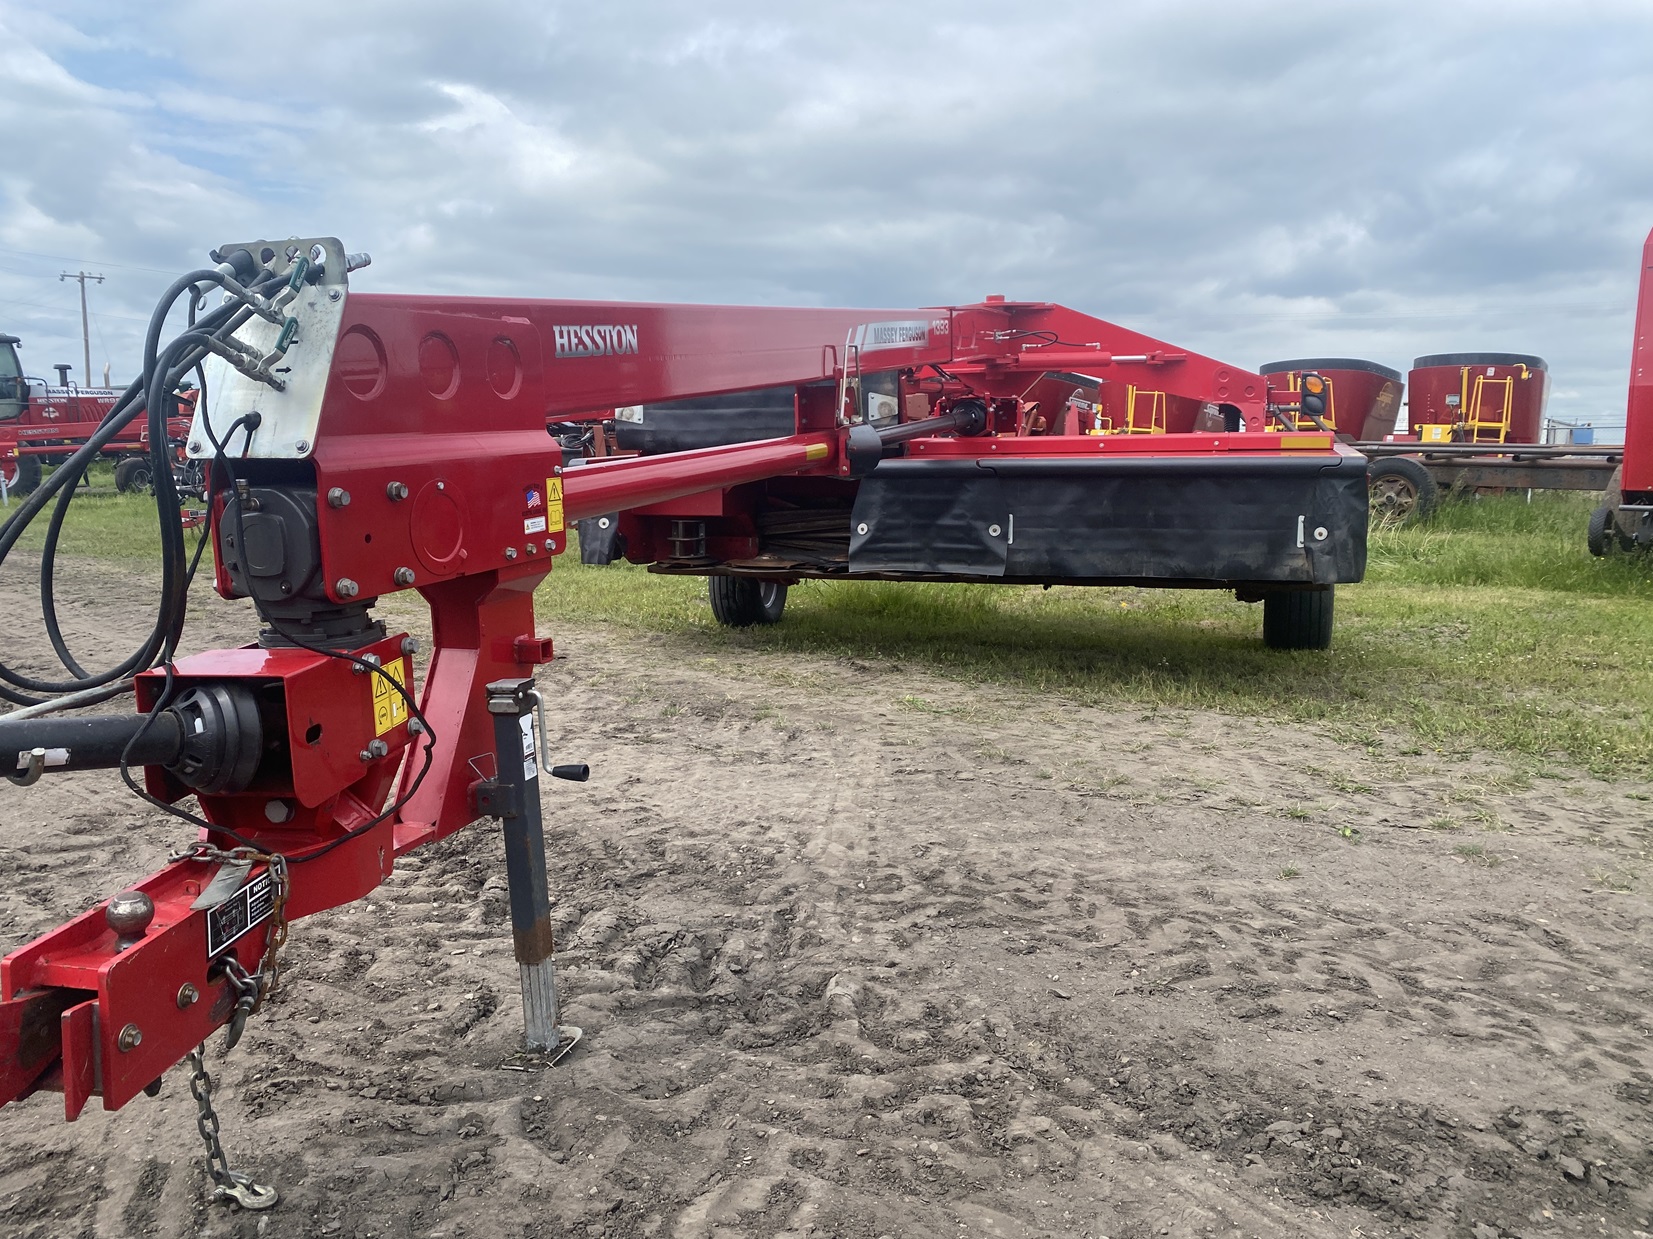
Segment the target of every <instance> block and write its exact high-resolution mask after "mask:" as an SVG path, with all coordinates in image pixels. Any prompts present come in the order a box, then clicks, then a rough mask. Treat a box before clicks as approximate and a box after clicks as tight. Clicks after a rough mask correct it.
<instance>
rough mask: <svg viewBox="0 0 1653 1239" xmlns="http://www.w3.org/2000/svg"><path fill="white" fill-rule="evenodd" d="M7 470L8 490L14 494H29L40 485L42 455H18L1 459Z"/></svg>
mask: <svg viewBox="0 0 1653 1239" xmlns="http://www.w3.org/2000/svg"><path fill="white" fill-rule="evenodd" d="M0 470H3V471H4V472H5V476H6V490H7V491H8V492H9V493H11V494H13V495H27V494H28V493H30V492H31V491H33V490H36V489H38V488H39V486H40V457H38V456H18V457H15V458H14V459H12V460H8V461H0Z"/></svg>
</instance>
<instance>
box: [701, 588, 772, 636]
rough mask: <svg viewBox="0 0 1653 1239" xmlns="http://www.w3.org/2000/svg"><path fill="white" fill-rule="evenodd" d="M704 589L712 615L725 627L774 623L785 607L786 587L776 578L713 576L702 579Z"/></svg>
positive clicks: (746, 626)
mask: <svg viewBox="0 0 1653 1239" xmlns="http://www.w3.org/2000/svg"><path fill="white" fill-rule="evenodd" d="M706 592H707V594H708V595H710V597H711V600H712V614H713V615H715V616H716V617H717V622H718V623H720V624H722V625H724V626H725V627H727V628H750V627H752V625H754V624H778V623H780V620H781V612H782V611H784V610H786V586H785V585H782V584H781V583H780V582H779V581H759V580H755V579H753V578H752V577H744V576H713V577H707V578H706Z"/></svg>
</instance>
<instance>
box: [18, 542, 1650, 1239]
mask: <svg viewBox="0 0 1653 1239" xmlns="http://www.w3.org/2000/svg"><path fill="white" fill-rule="evenodd" d="M16 569H17V565H14V566H13V570H12V571H11V572H9V573H8V575H7V579H6V580H5V581H4V582H0V615H4V616H6V617H7V621H6V635H5V637H4V638H3V644H4V646H5V650H6V655H7V657H8V659H12V658H17V657H19V651H20V650H22V651H33V652H35V653H38V652H39V651H40V650H42V649H44V648H45V647H44V642H43V639H38V638H36V637H35V636H33V635H32V634H33V632H34V629H35V623H34V621H33V616H34V615H35V613H36V612H35V606H34V602H33V591H32V588H31V583H30V582H28V581H27V580H26V579H24V578H23V577H22V576H21V574H20V573H19V572H18V571H17V570H16ZM77 571H78V570H77ZM64 593H65V595H66V596H67V597H69V598H71V599H72V601H71V602H70V604H69V605H68V606H67V607H66V608H65V610H66V615H67V617H68V624H69V627H70V630H71V632H73V633H77V634H79V637H80V638H81V640H82V646H81V648H83V649H88V650H90V649H91V648H92V647H93V646H95V645H96V644H97V642H98V641H100V640H101V641H102V642H103V644H104V648H105V649H108V650H110V651H113V649H114V648H115V647H116V646H119V647H120V648H121V652H123V653H124V652H125V649H126V648H127V645H128V642H127V641H126V640H124V639H118V638H113V637H110V636H109V633H110V631H111V629H115V630H120V629H122V628H124V626H125V625H127V624H130V625H132V626H134V627H135V626H137V625H138V624H139V623H140V622H141V623H147V620H142V619H141V618H138V619H134V618H130V617H134V616H137V617H141V616H142V614H143V612H144V611H145V610H146V609H147V601H146V599H147V597H148V593H147V587H146V586H145V584H144V583H143V582H142V581H139V580H129V581H125V582H120V581H114V582H111V581H110V579H109V572H108V570H102V571H98V572H96V573H93V572H89V571H88V572H87V573H86V574H85V575H84V576H72V577H71V578H70V580H69V583H68V586H67V588H66V589H65V591H64ZM111 617H119V618H117V619H114V620H113V621H112V620H111ZM253 628H254V625H253V623H252V620H251V617H250V614H249V613H247V612H246V611H245V609H244V608H242V607H237V606H231V605H228V604H224V603H221V602H218V600H216V599H208V598H204V599H203V601H202V603H201V606H200V607H199V609H198V611H197V614H196V618H195V619H193V620H192V628H191V631H190V643H191V644H192V646H194V647H195V648H206V647H210V646H213V645H216V644H223V643H226V642H228V643H239V642H240V641H242V640H245V639H248V638H249V637H250V635H251V634H252V632H253ZM541 630H542V631H543V632H547V633H550V634H553V635H554V636H555V637H556V638H557V640H558V645H559V650H560V652H561V653H563V654H564V655H566V661H559V662H557V663H556V664H554V666H553V667H551V668H546V669H542V672H541V681H542V684H544V685H545V686H546V687H548V688H549V690H550V693H549V695H550V699H551V701H553V702H554V703H555V708H556V714H557V720H558V721H557V724H556V726H557V729H558V730H560V733H561V734H560V739H559V741H558V742H557V744H556V745H555V752H556V756H557V757H558V758H559V759H562V760H585V761H589V762H590V763H591V766H592V769H593V775H592V779H591V781H590V782H589V783H587V784H585V785H583V786H581V785H573V784H567V783H552V782H551V781H549V780H543V781H542V782H544V783H545V786H544V788H543V792H544V803H545V811H546V815H547V828H548V832H549V845H550V852H551V856H552V882H553V888H554V891H555V896H556V899H557V905H556V918H557V924H558V929H559V945H560V947H561V948H562V949H561V950H560V952H559V954H558V956H557V963H558V965H559V967H560V970H561V971H560V979H561V982H562V985H563V990H564V994H565V996H566V1008H565V1013H564V1014H565V1018H566V1019H567V1020H568V1021H570V1022H572V1023H575V1024H578V1025H581V1026H582V1027H583V1028H584V1029H585V1033H586V1040H585V1042H584V1044H582V1045H581V1046H580V1047H579V1048H578V1049H577V1050H576V1051H575V1053H574V1054H573V1056H572V1057H571V1058H570V1059H569V1060H568V1061H567V1062H565V1063H564V1064H562V1065H560V1066H558V1067H556V1068H554V1069H552V1070H550V1071H548V1072H530V1071H522V1070H512V1069H511V1068H512V1067H513V1066H518V1065H520V1064H519V1063H518V1062H517V1061H515V1060H514V1054H515V1051H516V1049H517V1048H518V1046H519V1043H520V1035H521V1016H520V1008H519V1000H518V995H517V980H516V970H515V966H514V964H513V961H512V958H511V953H510V940H509V927H508V923H507V913H506V904H505V887H504V879H503V872H504V870H503V859H502V850H501V845H500V840H499V834H498V831H497V829H495V828H493V827H491V826H490V825H489V824H487V823H483V824H479V825H477V826H475V827H473V828H472V829H470V830H468V831H465V832H462V833H461V834H460V835H458V836H455V837H454V838H453V839H451V840H448V841H447V842H446V843H444V844H443V845H441V846H437V847H434V848H431V849H429V850H427V851H426V852H424V853H423V854H419V853H416V854H414V855H412V856H410V857H409V858H407V859H406V860H405V861H404V862H403V863H402V864H401V865H400V866H399V867H398V870H397V873H396V874H395V876H394V877H393V878H392V879H391V880H389V881H388V882H387V883H386V884H385V885H384V887H383V888H382V889H381V890H380V891H379V892H377V893H376V894H375V895H374V896H373V897H372V898H370V899H368V900H365V901H363V902H361V903H359V904H357V905H355V906H352V907H348V908H342V909H338V910H336V911H333V912H329V913H325V914H322V915H318V916H315V917H312V918H309V919H307V920H304V921H301V922H298V923H296V924H295V926H294V930H293V936H292V941H291V945H290V946H289V948H288V954H287V960H288V963H287V971H286V977H287V984H286V988H285V991H284V992H283V994H282V995H281V996H280V997H279V998H278V999H277V1000H276V1001H275V1002H273V1004H271V1006H270V1007H269V1008H268V1010H267V1012H266V1013H265V1014H262V1015H261V1016H259V1017H256V1018H255V1019H254V1020H253V1022H252V1023H251V1024H250V1025H249V1028H248V1033H247V1036H246V1038H245V1040H244V1041H243V1042H242V1044H241V1046H240V1047H239V1048H237V1049H236V1050H235V1051H234V1052H233V1053H232V1054H230V1055H228V1056H227V1057H226V1056H225V1055H224V1054H223V1052H222V1048H221V1042H222V1039H221V1038H214V1040H213V1042H212V1043H211V1046H210V1050H209V1054H210V1058H209V1062H210V1064H211V1066H212V1068H213V1070H214V1072H215V1074H216V1077H217V1079H218V1081H219V1093H220V1098H221V1110H222V1113H223V1118H224V1133H225V1143H226V1146H227V1148H228V1150H229V1154H230V1158H231V1161H232V1163H234V1164H236V1165H238V1166H240V1167H242V1168H244V1169H246V1170H249V1171H251V1172H254V1173H255V1174H256V1175H257V1176H258V1177H260V1178H265V1179H270V1180H274V1181H275V1182H276V1183H277V1184H278V1185H279V1187H280V1189H281V1192H282V1195H283V1200H282V1203H281V1205H280V1206H279V1208H278V1209H276V1210H275V1211H274V1212H272V1213H269V1214H263V1215H252V1214H241V1213H237V1212H236V1211H234V1210H233V1209H232V1208H230V1207H228V1206H223V1205H217V1206H209V1205H207V1204H205V1203H203V1199H204V1186H203V1185H204V1182H205V1179H204V1175H203V1172H202V1165H201V1158H200V1156H199V1153H200V1149H199V1144H198V1141H197V1137H196V1133H195V1122H194V1118H195V1114H194V1106H193V1104H192V1102H191V1100H190V1097H189V1091H188V1088H187V1079H186V1076H185V1073H184V1071H183V1070H182V1069H175V1070H174V1071H172V1072H171V1073H169V1074H168V1076H167V1078H166V1085H165V1088H164V1090H163V1092H162V1093H161V1095H160V1096H159V1097H158V1098H156V1099H154V1100H150V1099H148V1098H139V1099H138V1100H137V1101H136V1102H134V1103H133V1104H131V1105H129V1106H128V1107H127V1108H126V1109H125V1110H123V1111H121V1112H119V1113H115V1114H105V1113H104V1112H102V1111H101V1110H98V1109H96V1108H95V1106H96V1103H95V1102H94V1108H91V1109H88V1111H87V1113H86V1114H85V1116H83V1117H82V1118H81V1119H80V1120H79V1121H78V1122H76V1123H74V1124H72V1125H65V1124H64V1123H63V1121H62V1110H61V1101H60V1099H59V1098H58V1097H56V1096H55V1095H48V1096H40V1097H35V1098H32V1099H30V1100H28V1101H25V1102H23V1103H20V1104H18V1105H16V1106H14V1107H11V1108H9V1109H7V1110H6V1111H5V1112H4V1113H0V1234H4V1235H8V1236H13V1235H15V1236H31V1237H35V1236H38V1237H40V1239H46V1237H52V1239H56V1237H58V1236H69V1235H88V1236H90V1235H96V1236H116V1235H167V1236H172V1235H190V1236H196V1235H200V1236H229V1235H238V1236H243V1235H244V1236H271V1237H275V1236H301V1235H302V1236H309V1235H352V1236H354V1235H362V1236H368V1235H373V1236H433V1237H434V1236H456V1237H457V1236H494V1235H500V1236H527V1237H550V1236H561V1235H573V1236H614V1237H617V1239H618V1237H630V1236H651V1235H658V1236H662V1237H666V1236H670V1237H678V1239H697V1237H702V1236H704V1237H708V1239H710V1237H733V1236H783V1235H784V1236H804V1235H813V1236H817V1237H824V1236H844V1237H846V1239H851V1237H853V1239H877V1237H878V1236H891V1237H905V1236H923V1237H931V1236H934V1237H937V1239H964V1237H966V1236H976V1235H983V1236H1004V1237H1009V1236H1070V1235H1071V1236H1089V1237H1092V1239H1095V1237H1099V1236H1111V1237H1112V1239H1127V1237H1129V1239H1136V1237H1139V1236H1141V1237H1146V1236H1178V1237H1187V1239H1205V1237H1206V1236H1259V1237H1263V1236H1281V1235H1284V1236H1340V1237H1350V1239H1353V1237H1357V1236H1358V1237H1377V1236H1391V1235H1396V1236H1398V1235H1418V1236H1466V1237H1470V1239H1498V1237H1499V1236H1505V1237H1509V1236H1520V1237H1521V1239H1537V1237H1539V1236H1551V1235H1575V1234H1581V1235H1613V1236H1633V1235H1640V1234H1642V1233H1643V1232H1648V1231H1653V1224H1650V1218H1653V1188H1650V1186H1649V1184H1650V1176H1653V1152H1650V1148H1653V1109H1650V1107H1653V1074H1649V1069H1650V1067H1649V1062H1648V1049H1649V1037H1650V1035H1653V1013H1650V1010H1649V999H1650V997H1653V981H1650V978H1653V972H1650V966H1653V943H1650V934H1649V923H1650V921H1649V904H1648V900H1647V896H1646V893H1645V890H1646V886H1645V883H1646V880H1647V879H1646V877H1645V872H1646V867H1647V855H1648V848H1649V817H1650V815H1649V809H1650V808H1653V805H1650V803H1649V802H1648V800H1647V798H1646V788H1645V786H1644V785H1642V784H1639V783H1627V782H1621V783H1608V782H1603V781H1600V780H1596V779H1592V778H1590V777H1589V776H1587V775H1585V774H1583V773H1581V772H1578V771H1571V770H1565V769H1555V770H1549V771H1545V772H1542V773H1543V774H1547V775H1551V776H1555V777H1529V775H1527V774H1523V773H1521V772H1518V771H1515V770H1513V769H1512V768H1511V766H1510V765H1509V764H1508V763H1506V762H1503V761H1501V760H1499V759H1497V758H1491V757H1484V756H1474V757H1470V758H1467V759H1466V758H1464V757H1461V756H1460V757H1455V758H1454V757H1444V756H1441V755H1438V754H1430V753H1421V754H1420V753H1418V752H1416V751H1415V750H1412V751H1411V754H1410V755H1408V752H1407V750H1408V745H1409V740H1408V738H1407V737H1404V736H1390V737H1379V738H1376V739H1375V740H1374V741H1373V742H1372V743H1369V744H1367V745H1364V746H1351V745H1349V744H1346V743H1339V742H1336V741H1334V740H1331V739H1328V738H1326V737H1324V736H1321V735H1317V734H1315V733H1314V732H1313V731H1312V730H1309V729H1306V728H1302V727H1296V726H1281V725H1275V724H1272V723H1269V722H1266V721H1254V720H1244V719H1240V720H1237V719H1232V718H1227V717H1223V716H1219V715H1215V714H1199V713H1191V712H1176V713H1170V712H1143V711H1141V710H1135V709H1120V710H1102V709H1089V708H1078V707H1075V706H1072V705H1070V704H1067V703H1064V702H1063V701H1061V700H1057V699H1052V698H1049V697H1041V696H1038V695H1035V694H1032V693H1028V692H1022V691H1011V690H1007V689H1002V688H979V687H974V686H969V685H964V684H959V683H954V682H949V681H945V680H941V679H937V678H934V677H931V676H928V675H926V674H923V673H920V672H915V671H914V670H912V669H911V668H908V667H903V666H897V665H889V664H884V663H872V664H868V663H861V662H855V661H848V660H843V659H838V658H833V657H827V656H821V657H816V658H809V657H799V656H797V655H790V654H789V655H782V654H775V653H768V652H761V651H754V650H753V649H751V648H749V647H748V646H746V645H745V644H744V643H743V641H742V640H741V638H740V637H739V636H738V635H735V634H729V635H728V636H727V637H726V638H725V637H721V636H720V637H718V638H717V639H715V640H708V639H705V638H693V639H687V638H685V639H660V638H646V639H639V638H638V637H636V636H634V635H626V634H624V633H620V632H593V631H563V630H561V629H560V628H559V627H558V624H557V621H556V618H555V617H554V616H544V617H542V620H541ZM100 634H102V635H101V636H100ZM180 829H181V828H178V827H177V826H176V824H175V823H169V820H168V819H166V818H164V817H162V816H160V815H158V814H155V813H152V812H149V811H147V810H145V809H144V808H143V807H142V806H141V805H139V804H138V803H137V802H136V801H135V800H134V799H133V798H132V797H131V796H130V795H128V794H127V793H125V792H124V790H123V789H120V787H119V784H118V781H117V780H116V779H115V778H114V777H113V776H112V775H100V774H89V775H65V776H57V777H53V778H49V779H48V780H47V781H45V782H43V783H42V784H40V785H39V786H37V787H34V788H31V789H27V790H19V789H15V788H6V789H4V790H0V946H4V947H5V948H7V949H9V948H11V947H13V946H15V945H18V944H21V943H23V942H24V941H26V940H28V939H29V938H31V937H32V936H34V935H35V934H37V933H39V932H42V931H44V930H46V929H48V928H50V927H52V926H54V925H56V924H58V923H59V922H60V921H62V920H64V919H66V918H67V917H69V916H71V915H73V914H76V913H78V912H80V911H82V910H83V909H84V908H86V907H88V906H90V905H91V904H92V903H94V902H95V901H96V900H98V899H100V898H103V897H106V896H108V895H109V894H112V893H113V892H115V891H116V890H118V889H120V888H121V887H122V886H123V885H124V884H126V883H127V882H129V881H131V880H133V879H135V878H137V877H139V876H141V875H143V874H145V873H147V872H149V871H150V870H151V869H153V868H155V867H157V866H159V865H160V864H161V863H162V862H163V861H164V859H165V856H166V853H167V851H168V850H169V849H170V848H171V847H173V846H175V845H177V844H178V843H179V842H180V841H181V835H180Z"/></svg>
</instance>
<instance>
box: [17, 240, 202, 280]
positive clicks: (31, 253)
mask: <svg viewBox="0 0 1653 1239" xmlns="http://www.w3.org/2000/svg"><path fill="white" fill-rule="evenodd" d="M0 254H18V255H21V256H22V257H24V258H50V259H51V260H52V261H53V262H72V263H76V264H80V263H84V264H85V265H86V266H88V267H119V268H120V269H121V270H123V271H147V272H149V273H150V274H152V275H176V274H177V272H176V271H163V270H161V269H160V268H159V267H139V266H135V265H133V264H132V263H129V262H99V261H95V260H93V259H90V258H76V257H74V256H73V255H71V254H42V253H39V252H37V251H35V250H14V249H8V248H7V247H5V246H3V245H0Z"/></svg>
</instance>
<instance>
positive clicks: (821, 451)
mask: <svg viewBox="0 0 1653 1239" xmlns="http://www.w3.org/2000/svg"><path fill="white" fill-rule="evenodd" d="M831 454H832V449H831V448H830V447H828V446H827V445H826V444H825V443H811V444H810V445H809V446H808V447H806V448H804V459H805V460H825V459H826V458H827V457H828V456H830V455H831Z"/></svg>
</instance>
